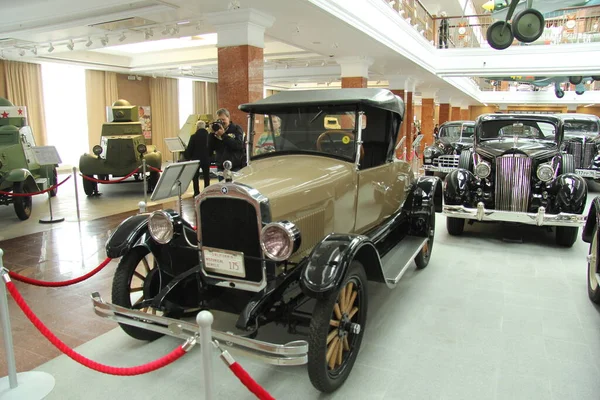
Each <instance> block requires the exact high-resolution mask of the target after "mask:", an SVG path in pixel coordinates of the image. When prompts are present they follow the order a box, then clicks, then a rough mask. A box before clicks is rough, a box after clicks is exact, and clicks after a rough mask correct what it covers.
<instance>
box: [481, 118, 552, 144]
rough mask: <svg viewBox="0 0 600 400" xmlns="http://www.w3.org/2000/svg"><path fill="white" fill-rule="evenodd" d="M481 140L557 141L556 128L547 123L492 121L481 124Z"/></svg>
mask: <svg viewBox="0 0 600 400" xmlns="http://www.w3.org/2000/svg"><path fill="white" fill-rule="evenodd" d="M478 137H479V139H481V140H505V139H512V138H514V137H518V138H519V139H530V140H538V141H551V142H554V141H556V126H555V125H554V124H552V123H550V122H546V121H527V120H522V121H519V120H491V121H485V122H483V123H482V124H481V128H480V130H479V132H478Z"/></svg>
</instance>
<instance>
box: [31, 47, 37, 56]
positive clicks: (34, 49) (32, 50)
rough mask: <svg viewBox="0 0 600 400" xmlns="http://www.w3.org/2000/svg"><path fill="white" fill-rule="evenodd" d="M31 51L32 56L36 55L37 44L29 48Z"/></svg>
mask: <svg viewBox="0 0 600 400" xmlns="http://www.w3.org/2000/svg"><path fill="white" fill-rule="evenodd" d="M31 52H32V53H33V55H34V56H37V46H33V49H31Z"/></svg>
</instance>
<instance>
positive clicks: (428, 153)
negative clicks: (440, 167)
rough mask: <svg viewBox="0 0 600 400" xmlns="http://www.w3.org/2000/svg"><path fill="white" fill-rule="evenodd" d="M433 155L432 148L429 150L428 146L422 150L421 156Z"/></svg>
mask: <svg viewBox="0 0 600 400" xmlns="http://www.w3.org/2000/svg"><path fill="white" fill-rule="evenodd" d="M432 155H433V150H431V149H430V148H429V147H428V148H426V149H425V151H423V157H425V158H431V156H432Z"/></svg>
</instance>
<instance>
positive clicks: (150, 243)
mask: <svg viewBox="0 0 600 400" xmlns="http://www.w3.org/2000/svg"><path fill="white" fill-rule="evenodd" d="M240 109H241V110H243V111H245V112H247V113H249V114H250V118H249V119H248V121H249V127H248V132H250V135H249V136H250V137H249V140H248V144H247V155H248V158H247V164H248V165H247V166H246V167H244V168H242V169H241V170H240V171H238V172H236V173H232V172H231V171H229V170H228V169H227V167H226V170H225V171H224V175H225V180H224V181H222V182H219V183H216V184H213V185H211V186H209V187H207V188H206V189H204V191H203V192H202V193H200V195H198V196H197V197H196V199H195V212H196V216H197V220H196V226H197V231H194V229H193V228H192V226H191V224H190V223H189V222H188V221H186V220H184V219H183V218H182V216H181V215H179V214H178V213H176V212H175V211H173V210H159V211H155V212H153V213H149V214H139V215H137V216H133V217H131V218H129V219H127V220H125V221H124V222H123V223H122V224H121V225H120V226H119V227H118V228H117V229H116V230H115V232H114V233H113V234H112V236H111V237H110V239H109V240H108V242H107V244H106V252H107V255H108V256H109V257H112V258H119V257H122V258H121V261H120V262H119V266H118V268H117V270H116V272H115V277H114V281H113V289H112V301H113V303H114V304H109V303H105V302H104V301H102V299H101V298H100V297H99V295H96V296H94V304H95V308H96V312H97V313H98V314H101V315H103V316H107V317H109V318H112V319H115V320H117V321H118V322H119V323H121V326H122V328H123V330H124V331H125V332H126V333H128V334H129V335H131V336H132V337H134V338H138V339H142V340H152V339H155V338H157V337H159V336H160V335H161V334H170V335H175V336H180V337H184V338H187V337H188V336H190V335H194V334H195V333H196V331H197V328H198V327H197V326H196V325H195V324H191V323H187V322H184V321H181V320H178V319H176V318H179V317H181V316H184V315H186V313H188V312H189V311H190V310H193V311H196V312H197V311H198V310H199V309H210V310H218V311H223V312H228V313H232V314H234V315H235V316H237V322H236V324H235V329H237V333H227V332H222V331H218V330H213V336H214V337H215V339H217V340H219V341H220V342H221V344H222V345H224V346H226V347H228V348H230V349H234V350H238V351H241V352H244V353H245V354H251V355H253V356H255V357H256V358H258V359H260V360H262V361H264V362H267V363H271V364H276V365H298V364H305V363H308V372H309V377H310V380H311V382H312V383H313V385H314V386H315V387H316V388H317V389H319V390H321V391H324V392H331V391H334V390H335V389H337V388H338V387H339V386H340V385H342V384H343V382H344V381H345V380H346V378H347V377H348V374H349V373H350V371H351V370H352V366H353V364H354V361H355V360H356V357H357V355H358V352H359V349H360V345H361V341H362V338H363V335H364V332H365V329H366V328H367V310H368V306H367V304H368V296H367V288H368V284H367V282H368V281H374V282H380V283H382V284H384V285H386V286H387V287H389V288H393V287H394V286H396V284H397V283H398V281H399V280H400V278H401V277H402V276H403V274H404V273H405V271H406V270H407V268H409V267H411V266H415V265H416V268H419V269H421V268H425V267H426V266H427V265H428V263H429V260H430V257H431V254H432V253H431V252H432V248H433V247H432V246H433V238H434V233H435V212H436V211H437V212H440V211H441V207H442V187H441V186H442V185H441V181H440V180H439V178H437V177H424V176H422V177H417V176H416V174H415V173H414V172H413V171H412V170H411V166H410V164H409V163H407V162H405V161H403V160H399V159H397V158H396V157H395V150H396V148H395V147H396V146H395V144H396V137H397V134H398V131H399V127H400V124H401V122H402V119H403V116H404V103H403V102H402V99H400V98H399V97H397V96H395V95H394V94H393V93H392V92H390V91H389V90H384V89H339V90H314V91H298V92H296V91H292V92H282V93H279V94H276V95H273V96H270V97H268V98H266V99H262V100H259V101H257V102H255V103H251V104H243V105H241V106H240ZM265 116H266V118H265V119H266V120H268V121H269V124H270V125H271V126H270V127H269V129H266V130H265V132H264V133H263V134H262V135H261V137H260V138H259V139H260V140H255V131H254V130H255V127H254V123H255V119H257V118H259V117H265ZM334 120H335V121H337V122H335V123H333V121H334ZM261 125H262V124H261ZM253 143H260V144H261V145H262V146H263V148H261V149H258V148H254V146H253V145H252V144H253ZM257 146H258V145H257ZM225 164H227V162H226V163H225ZM167 173H168V171H166V170H165V172H164V174H165V176H166V175H167ZM274 322H275V323H278V324H280V325H283V326H287V327H288V329H289V331H290V332H291V333H297V334H304V335H306V336H307V337H308V343H307V342H306V341H305V340H299V341H294V342H291V343H287V344H274V343H267V342H264V341H260V340H257V339H255V338H254V337H255V335H256V334H257V333H258V331H259V329H260V328H261V327H263V326H265V325H267V324H270V323H274ZM232 330H233V328H232ZM308 344H310V346H308Z"/></svg>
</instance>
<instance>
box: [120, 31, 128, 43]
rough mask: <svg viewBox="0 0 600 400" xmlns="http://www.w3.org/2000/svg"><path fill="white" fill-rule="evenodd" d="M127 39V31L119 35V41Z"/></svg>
mask: <svg viewBox="0 0 600 400" xmlns="http://www.w3.org/2000/svg"><path fill="white" fill-rule="evenodd" d="M125 39H127V37H126V36H125V32H121V36H119V42H122V41H123V40H125Z"/></svg>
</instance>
